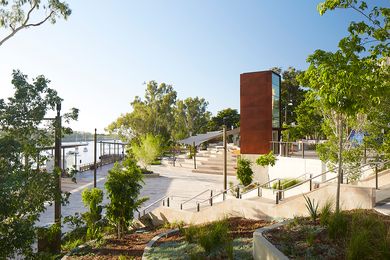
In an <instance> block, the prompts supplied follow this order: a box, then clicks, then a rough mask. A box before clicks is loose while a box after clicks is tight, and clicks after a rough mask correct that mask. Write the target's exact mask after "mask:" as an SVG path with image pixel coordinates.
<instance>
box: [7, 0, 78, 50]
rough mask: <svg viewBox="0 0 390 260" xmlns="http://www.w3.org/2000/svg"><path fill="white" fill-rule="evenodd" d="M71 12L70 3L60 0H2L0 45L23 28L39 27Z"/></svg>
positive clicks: (65, 17) (67, 15) (65, 16)
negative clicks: (2, 30)
mask: <svg viewBox="0 0 390 260" xmlns="http://www.w3.org/2000/svg"><path fill="white" fill-rule="evenodd" d="M70 14H71V9H70V8H69V6H68V4H67V3H66V2H64V1H60V0H44V1H41V0H11V1H8V0H0V28H2V29H4V33H3V34H2V35H1V36H0V46H1V45H3V44H4V43H5V42H6V41H7V40H9V39H10V38H12V37H13V36H14V35H15V34H16V33H18V32H19V31H21V30H23V29H28V28H32V27H37V26H40V25H42V24H44V23H45V22H47V21H50V22H51V23H53V24H54V23H55V22H56V20H57V19H58V18H64V19H67V18H68V17H69V15H70Z"/></svg>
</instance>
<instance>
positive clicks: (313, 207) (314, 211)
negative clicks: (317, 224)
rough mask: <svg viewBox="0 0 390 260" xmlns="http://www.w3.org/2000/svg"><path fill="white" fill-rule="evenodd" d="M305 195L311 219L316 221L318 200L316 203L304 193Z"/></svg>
mask: <svg viewBox="0 0 390 260" xmlns="http://www.w3.org/2000/svg"><path fill="white" fill-rule="evenodd" d="M303 197H304V198H305V201H306V204H305V206H306V209H307V211H308V212H309V215H310V218H311V220H312V221H316V219H317V216H318V202H317V203H315V201H314V199H313V200H310V198H309V197H306V196H305V195H303Z"/></svg>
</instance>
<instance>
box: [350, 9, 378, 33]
mask: <svg viewBox="0 0 390 260" xmlns="http://www.w3.org/2000/svg"><path fill="white" fill-rule="evenodd" d="M349 7H350V8H352V9H353V10H355V11H357V12H358V13H360V14H361V15H363V16H364V17H366V18H367V19H368V20H369V21H370V22H371V23H372V24H373V25H374V26H378V27H379V28H381V29H383V27H382V26H380V25H378V24H375V21H374V20H373V19H372V18H371V17H369V16H368V15H367V14H365V13H364V12H363V11H362V10H360V9H359V8H356V7H355V6H353V5H352V4H350V5H349Z"/></svg>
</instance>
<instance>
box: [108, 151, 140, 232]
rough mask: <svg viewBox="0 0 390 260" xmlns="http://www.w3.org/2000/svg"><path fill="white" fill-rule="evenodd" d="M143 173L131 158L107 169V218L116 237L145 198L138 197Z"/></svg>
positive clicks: (124, 228)
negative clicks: (115, 230) (113, 227)
mask: <svg viewBox="0 0 390 260" xmlns="http://www.w3.org/2000/svg"><path fill="white" fill-rule="evenodd" d="M142 178H143V175H142V173H141V170H140V168H139V167H138V166H137V164H136V162H135V161H134V160H132V159H131V158H127V159H126V160H125V161H123V164H118V163H115V164H114V167H113V168H112V169H111V170H109V171H108V176H107V182H106V183H105V187H106V190H107V192H108V197H109V199H110V203H109V204H108V205H107V218H108V220H109V221H110V223H111V224H112V225H114V226H115V227H116V229H117V237H118V238H121V236H122V234H123V233H124V231H125V230H126V228H127V227H128V226H129V224H131V221H132V220H133V218H134V211H135V210H136V209H138V208H139V207H140V206H141V205H142V203H144V202H145V201H146V200H147V198H141V199H140V198H139V194H140V192H141V189H142V183H143V180H142Z"/></svg>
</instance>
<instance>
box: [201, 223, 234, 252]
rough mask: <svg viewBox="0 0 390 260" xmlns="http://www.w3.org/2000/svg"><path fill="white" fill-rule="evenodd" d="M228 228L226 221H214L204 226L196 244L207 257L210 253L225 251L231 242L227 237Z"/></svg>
mask: <svg viewBox="0 0 390 260" xmlns="http://www.w3.org/2000/svg"><path fill="white" fill-rule="evenodd" d="M228 232H229V226H228V222H227V221H226V220H220V221H216V222H214V223H212V224H210V225H207V226H204V227H203V228H202V229H201V230H200V233H199V234H198V243H199V245H200V246H201V247H202V248H203V249H204V250H205V252H206V254H207V255H209V254H210V253H211V252H212V251H220V250H222V249H225V247H226V246H227V244H228V243H229V242H230V241H231V239H230V238H229V235H228Z"/></svg>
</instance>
